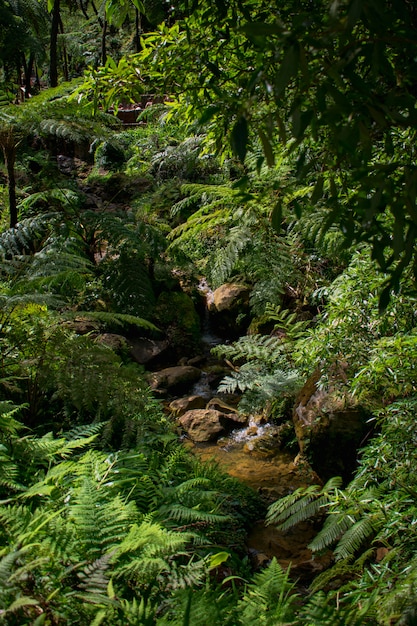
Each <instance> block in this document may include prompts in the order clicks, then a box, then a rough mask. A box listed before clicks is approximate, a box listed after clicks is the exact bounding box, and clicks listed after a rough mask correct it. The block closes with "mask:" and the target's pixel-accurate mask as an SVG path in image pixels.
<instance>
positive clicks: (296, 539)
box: [185, 279, 328, 580]
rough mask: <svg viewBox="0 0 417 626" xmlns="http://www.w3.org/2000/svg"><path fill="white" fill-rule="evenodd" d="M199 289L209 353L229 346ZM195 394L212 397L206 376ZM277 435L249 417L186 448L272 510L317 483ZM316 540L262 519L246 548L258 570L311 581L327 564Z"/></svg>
mask: <svg viewBox="0 0 417 626" xmlns="http://www.w3.org/2000/svg"><path fill="white" fill-rule="evenodd" d="M198 288H199V291H200V292H201V293H202V294H203V295H204V296H205V298H206V303H207V307H206V314H205V317H204V319H203V326H202V339H203V343H204V344H205V345H206V348H207V352H209V351H210V349H211V348H212V347H214V346H216V345H219V344H220V343H225V341H224V338H220V337H219V336H217V335H216V332H215V329H213V328H212V326H211V324H210V315H209V311H208V304H209V303H210V301H212V298H213V292H212V291H211V290H210V288H209V287H208V285H207V282H206V281H205V279H202V280H201V281H200V284H199V286H198ZM192 393H193V394H196V395H201V396H203V397H206V398H210V397H212V396H213V390H212V389H211V388H210V385H209V378H208V376H207V375H206V374H204V373H203V375H202V377H201V379H200V381H199V382H198V383H197V384H196V385H195V386H194V388H193V390H192ZM274 432H275V433H276V426H274V425H272V424H268V423H266V424H260V423H259V420H257V419H256V418H254V417H251V418H250V419H249V423H248V425H247V426H246V428H240V429H236V430H234V431H233V432H232V433H230V434H229V435H228V436H227V437H224V438H222V439H221V440H219V441H218V442H217V443H206V444H196V443H193V442H191V441H185V445H187V446H189V447H191V448H192V449H193V451H194V453H195V454H197V455H198V456H199V457H200V458H201V459H202V460H204V461H209V460H214V461H215V462H217V463H218V464H219V466H220V467H221V468H222V469H223V470H224V471H225V472H227V473H228V474H230V475H231V476H233V477H235V478H238V479H240V480H241V481H242V482H244V483H246V484H247V485H249V486H250V487H252V488H253V489H254V490H256V491H257V492H258V493H259V494H260V495H261V496H262V498H263V499H264V501H265V503H266V504H271V503H272V502H274V501H275V500H277V499H278V498H281V497H283V496H285V495H287V494H289V493H292V492H293V491H294V490H295V489H297V488H298V487H306V486H308V485H311V484H312V483H316V482H317V481H318V477H317V476H316V475H315V474H314V473H313V472H312V471H311V469H310V467H309V466H305V465H303V464H299V463H297V462H296V460H295V459H294V456H293V455H292V454H290V453H289V452H286V451H283V450H280V449H279V448H278V446H277V445H276V440H275V441H274ZM268 440H269V444H270V445H268ZM315 534H316V529H315V528H314V527H313V525H312V524H311V523H303V524H299V525H298V526H297V527H296V528H294V529H292V530H290V531H287V532H285V533H283V532H280V531H278V530H277V529H276V528H274V527H272V526H266V525H265V520H264V519H259V520H258V521H257V522H255V524H254V525H253V527H252V529H251V531H250V533H249V536H248V540H247V547H248V550H249V553H252V554H256V555H257V565H258V566H262V565H263V564H264V563H265V562H267V561H268V560H269V559H271V558H272V557H276V558H277V559H278V561H279V562H280V563H281V565H282V566H283V567H288V566H289V565H291V567H292V570H291V571H292V574H293V575H294V576H296V577H299V578H300V579H301V580H303V579H305V580H308V579H309V578H311V577H312V576H313V575H314V574H316V573H317V570H320V569H322V568H323V560H320V559H317V560H312V554H311V551H310V550H309V549H308V548H307V545H308V543H309V542H310V541H311V540H312V538H313V537H314V535H315ZM326 558H327V559H328V557H326Z"/></svg>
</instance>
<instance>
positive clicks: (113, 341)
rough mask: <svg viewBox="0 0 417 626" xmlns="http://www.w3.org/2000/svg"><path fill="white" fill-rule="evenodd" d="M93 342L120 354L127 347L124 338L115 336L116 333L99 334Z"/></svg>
mask: <svg viewBox="0 0 417 626" xmlns="http://www.w3.org/2000/svg"><path fill="white" fill-rule="evenodd" d="M95 342H96V343H100V344H102V345H104V346H107V347H108V348H110V349H111V350H114V352H121V351H122V350H124V349H125V348H127V346H128V343H127V340H126V337H123V335H117V334H116V333H103V334H100V335H98V336H97V337H96V339H95Z"/></svg>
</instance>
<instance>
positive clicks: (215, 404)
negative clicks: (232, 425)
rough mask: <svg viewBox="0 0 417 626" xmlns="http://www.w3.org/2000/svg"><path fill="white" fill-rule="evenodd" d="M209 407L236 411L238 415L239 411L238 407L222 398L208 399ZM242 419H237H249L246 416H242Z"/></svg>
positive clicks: (227, 411)
mask: <svg viewBox="0 0 417 626" xmlns="http://www.w3.org/2000/svg"><path fill="white" fill-rule="evenodd" d="M206 408H207V409H215V410H216V411H221V412H222V413H234V414H235V415H237V416H238V414H239V411H238V410H237V408H236V407H233V406H229V405H228V404H226V402H223V400H220V398H217V397H215V398H211V400H209V401H208V403H207V407H206ZM240 417H241V418H242V419H240V418H239V419H238V420H237V421H244V422H246V421H247V418H246V417H243V416H240Z"/></svg>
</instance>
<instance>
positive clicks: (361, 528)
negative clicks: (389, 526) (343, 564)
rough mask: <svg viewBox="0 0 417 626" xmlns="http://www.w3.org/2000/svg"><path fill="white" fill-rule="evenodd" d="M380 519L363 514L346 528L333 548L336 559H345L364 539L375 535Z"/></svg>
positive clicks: (352, 553) (353, 552)
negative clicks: (363, 515)
mask: <svg viewBox="0 0 417 626" xmlns="http://www.w3.org/2000/svg"><path fill="white" fill-rule="evenodd" d="M380 521H381V520H380V519H378V518H376V519H375V517H374V516H365V517H362V518H361V519H359V520H358V521H357V522H356V523H355V524H353V526H351V527H350V528H349V529H348V530H346V531H345V532H344V533H343V536H342V538H341V539H340V541H339V542H338V544H337V546H336V548H335V550H334V555H335V557H336V559H346V558H348V557H350V556H352V555H354V554H355V552H356V551H357V550H358V549H359V548H360V547H361V546H362V544H363V543H364V542H365V541H366V540H369V539H370V537H372V536H373V535H375V533H376V531H377V528H378V527H379V526H380ZM378 522H379V523H378Z"/></svg>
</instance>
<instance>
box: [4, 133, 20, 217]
mask: <svg viewBox="0 0 417 626" xmlns="http://www.w3.org/2000/svg"><path fill="white" fill-rule="evenodd" d="M3 155H4V162H5V164H6V170H7V186H8V191H9V214H10V228H14V227H15V226H16V224H17V200H16V178H15V172H14V165H15V161H16V146H15V145H14V142H12V141H10V142H7V143H6V144H4V145H3Z"/></svg>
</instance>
